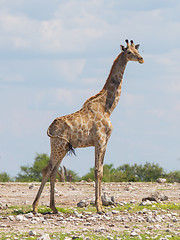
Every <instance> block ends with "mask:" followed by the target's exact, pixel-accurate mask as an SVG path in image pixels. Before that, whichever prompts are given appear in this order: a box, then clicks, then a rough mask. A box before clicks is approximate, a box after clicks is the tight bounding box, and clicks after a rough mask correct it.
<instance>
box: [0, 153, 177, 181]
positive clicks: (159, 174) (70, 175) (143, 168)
mask: <svg viewBox="0 0 180 240" xmlns="http://www.w3.org/2000/svg"><path fill="white" fill-rule="evenodd" d="M48 161H49V156H48V155H47V154H44V153H43V154H36V156H35V160H34V163H33V165H32V166H21V171H20V173H18V175H17V176H16V177H15V178H14V179H15V181H17V182H32V181H37V182H40V181H41V180H42V170H43V168H44V167H46V165H47V163H48ZM64 169H65V174H64V177H62V176H63V174H62V173H63V172H62V168H61V171H59V174H57V179H58V180H59V181H60V180H61V181H69V180H68V179H71V181H72V182H78V181H80V180H86V181H90V180H91V181H94V180H95V178H94V168H90V171H89V172H88V173H87V174H85V175H84V176H83V177H82V178H80V177H79V176H78V175H77V173H75V172H74V171H72V170H69V169H67V170H66V168H65V167H64ZM60 178H61V179H60ZM157 178H166V180H167V182H180V171H171V172H169V173H168V172H166V171H165V170H164V169H163V168H162V167H161V166H159V164H154V163H148V162H147V163H145V164H144V165H143V164H139V165H138V164H133V165H129V164H124V165H121V166H119V167H117V168H115V167H114V166H113V164H105V165H104V166H103V178H102V181H103V182H155V181H156V180H157ZM62 179H64V180H62ZM9 181H13V180H12V179H11V178H10V176H9V175H8V174H7V173H5V172H3V173H0V182H9Z"/></svg>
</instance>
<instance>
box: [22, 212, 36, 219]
mask: <svg viewBox="0 0 180 240" xmlns="http://www.w3.org/2000/svg"><path fill="white" fill-rule="evenodd" d="M24 216H25V217H26V218H32V217H34V214H33V213H27V214H25V215H24Z"/></svg>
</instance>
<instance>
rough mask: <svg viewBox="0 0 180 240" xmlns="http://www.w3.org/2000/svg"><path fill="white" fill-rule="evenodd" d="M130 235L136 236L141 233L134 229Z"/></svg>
mask: <svg viewBox="0 0 180 240" xmlns="http://www.w3.org/2000/svg"><path fill="white" fill-rule="evenodd" d="M130 236H131V237H135V236H139V234H138V233H137V232H135V231H133V232H131V234H130Z"/></svg>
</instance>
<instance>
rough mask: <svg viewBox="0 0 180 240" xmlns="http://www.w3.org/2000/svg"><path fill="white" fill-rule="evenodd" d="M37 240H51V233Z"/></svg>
mask: <svg viewBox="0 0 180 240" xmlns="http://www.w3.org/2000/svg"><path fill="white" fill-rule="evenodd" d="M37 240H51V239H50V237H49V234H47V233H46V234H43V235H42V236H41V237H39V238H38V239H37Z"/></svg>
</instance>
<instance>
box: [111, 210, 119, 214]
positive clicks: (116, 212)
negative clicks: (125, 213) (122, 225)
mask: <svg viewBox="0 0 180 240" xmlns="http://www.w3.org/2000/svg"><path fill="white" fill-rule="evenodd" d="M111 212H112V214H118V213H119V211H117V210H112V211H111Z"/></svg>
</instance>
